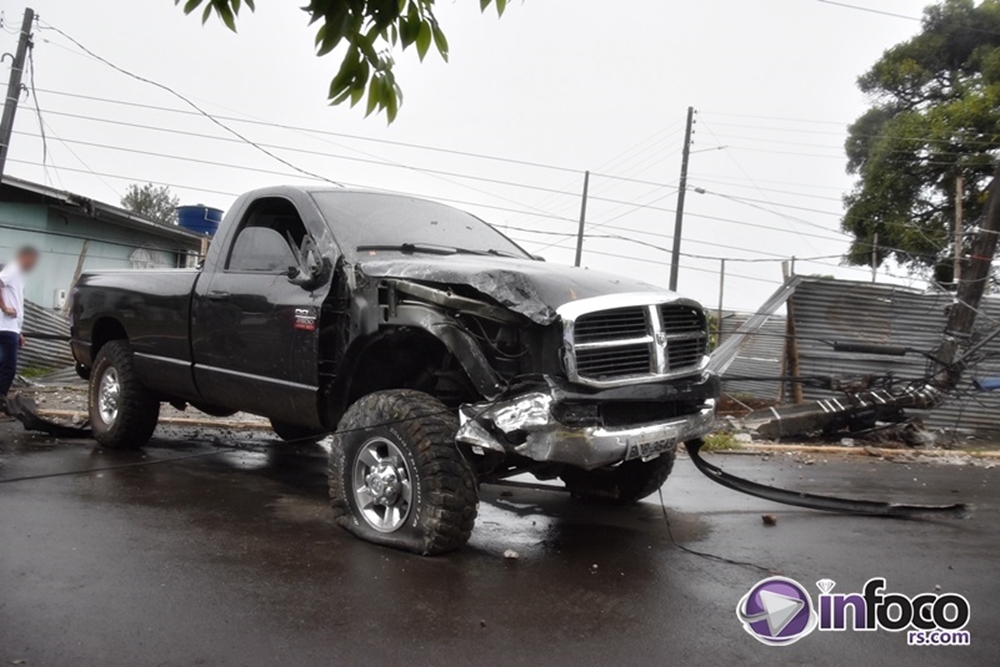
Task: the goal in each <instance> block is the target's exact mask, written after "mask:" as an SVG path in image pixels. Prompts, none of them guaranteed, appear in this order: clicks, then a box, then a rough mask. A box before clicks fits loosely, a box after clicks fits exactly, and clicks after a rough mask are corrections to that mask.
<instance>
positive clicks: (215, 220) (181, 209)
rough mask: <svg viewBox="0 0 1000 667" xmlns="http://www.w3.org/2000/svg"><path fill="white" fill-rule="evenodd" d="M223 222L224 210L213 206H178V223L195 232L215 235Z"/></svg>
mask: <svg viewBox="0 0 1000 667" xmlns="http://www.w3.org/2000/svg"><path fill="white" fill-rule="evenodd" d="M220 222H222V211H220V210H219V209H217V208H212V207H211V206H202V205H201V204H199V205H197V206H178V207H177V224H178V225H180V226H181V227H183V228H184V229H186V230H188V231H191V232H194V233H195V234H206V235H208V236H215V232H217V231H219V223H220Z"/></svg>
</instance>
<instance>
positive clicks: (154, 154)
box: [15, 111, 676, 221]
mask: <svg viewBox="0 0 1000 667" xmlns="http://www.w3.org/2000/svg"><path fill="white" fill-rule="evenodd" d="M46 113H49V114H50V115H64V116H73V117H77V118H85V119H87V120H95V121H99V122H109V123H113V124H116V125H121V126H126V127H136V128H141V129H148V130H155V131H160V132H167V133H172V134H178V135H183V136H193V137H198V138H203V139H210V140H217V141H225V142H235V143H240V141H239V140H238V139H232V138H229V137H217V136H214V135H208V134H202V133H200V132H188V131H185V130H172V129H169V128H158V127H155V126H151V125H142V124H138V123H127V122H116V121H103V120H102V119H98V118H90V117H87V116H81V115H79V114H69V113H65V112H51V111H50V112H46ZM15 134H20V135H23V136H29V137H38V136H39V135H37V134H34V133H32V132H25V131H21V130H18V131H15ZM63 142H64V143H73V144H77V145H80V146H90V147H92V148H101V149H105V150H114V151H123V152H129V153H137V154H141V155H149V156H151V157H161V158H165V159H173V160H185V161H192V162H198V163H202V164H208V165H211V166H219V167H228V168H232V169H241V170H245V171H259V172H261V173H267V174H273V175H277V176H286V175H287V176H293V175H294V174H286V173H285V172H281V171H274V170H270V169H263V168H259V167H251V166H248V165H242V164H233V163H226V162H218V161H214V160H205V159H203V158H194V157H186V156H182V155H173V154H169V153H158V152H155V151H147V150H144V149H140V148H131V147H127V146H114V145H111V144H104V143H99V142H93V141H84V140H80V139H64V140H63ZM260 145H261V146H266V147H270V148H275V149H280V150H285V151H289V152H293V153H302V154H307V155H314V156H317V157H323V158H330V159H343V160H352V161H358V162H363V163H369V164H378V165H381V166H390V167H400V168H405V169H409V170H413V171H417V172H424V173H427V174H431V175H434V174H440V175H446V176H454V177H456V178H467V179H470V180H475V181H480V182H484V183H492V184H495V185H504V186H509V187H516V188H524V189H529V190H537V191H540V192H546V193H552V194H557V195H566V196H571V197H579V194H578V193H576V192H569V191H566V190H556V189H553V188H547V187H544V186H539V185H531V184H528V183H518V182H515V181H505V180H502V179H496V178H487V177H483V176H472V175H469V174H461V173H457V172H450V171H443V170H439V169H425V168H423V167H410V166H408V165H401V164H392V163H388V164H387V163H382V162H377V161H374V160H368V159H366V158H357V157H353V156H347V155H331V154H330V153H324V152H322V151H314V150H309V149H304V148H292V147H288V146H280V145H277V144H260ZM323 180H325V179H323ZM338 185H349V184H347V183H338ZM364 187H367V186H364ZM675 192H676V190H675ZM483 194H487V195H492V196H496V195H494V194H493V193H490V192H485V191H483ZM590 199H591V200H593V201H601V202H606V203H611V204H620V205H624V206H633V205H635V204H634V202H630V201H625V200H621V199H611V198H608V197H598V196H592V197H590ZM477 205H478V204H477ZM484 206H485V205H484ZM517 212H519V213H520V212H522V211H520V210H518V211H517ZM536 212H537V213H541V214H542V215H543V217H554V218H557V219H564V220H569V221H572V219H571V218H559V217H558V216H553V215H551V214H550V213H549V212H547V211H537V210H536ZM524 213H526V214H529V212H526V211H525V212H524Z"/></svg>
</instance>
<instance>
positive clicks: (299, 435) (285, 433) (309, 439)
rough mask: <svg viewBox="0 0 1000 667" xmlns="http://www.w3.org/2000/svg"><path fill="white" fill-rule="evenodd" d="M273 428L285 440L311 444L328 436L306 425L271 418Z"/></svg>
mask: <svg viewBox="0 0 1000 667" xmlns="http://www.w3.org/2000/svg"><path fill="white" fill-rule="evenodd" d="M271 430H272V431H274V432H275V434H276V435H277V436H278V437H279V438H281V439H282V440H284V441H285V442H293V443H297V444H303V445H311V444H315V443H317V442H319V441H320V440H322V439H323V438H325V437H326V433H321V432H319V431H314V430H312V429H310V428H305V427H304V426H296V425H294V424H288V423H286V422H280V421H275V420H273V419H272V420H271Z"/></svg>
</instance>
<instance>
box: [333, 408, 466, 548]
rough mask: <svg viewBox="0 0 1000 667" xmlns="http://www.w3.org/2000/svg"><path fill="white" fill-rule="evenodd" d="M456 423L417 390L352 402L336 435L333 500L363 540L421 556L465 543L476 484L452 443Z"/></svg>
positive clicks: (342, 518)
mask: <svg viewBox="0 0 1000 667" xmlns="http://www.w3.org/2000/svg"><path fill="white" fill-rule="evenodd" d="M457 429H458V420H457V419H456V418H455V415H454V414H452V413H451V412H450V411H449V410H448V409H447V408H446V407H445V405H444V404H443V403H441V402H440V401H438V400H437V399H435V398H433V397H431V396H428V395H427V394H423V393H421V392H417V391H411V390H391V391H381V392H376V393H374V394H370V395H368V396H365V397H364V398H361V399H360V400H359V401H358V402H356V403H355V404H354V405H352V406H351V407H350V408H349V409H348V410H347V413H346V414H345V415H344V417H343V419H342V420H341V422H340V426H339V427H338V429H337V432H336V433H334V435H333V448H332V450H331V453H330V502H331V505H332V506H333V511H334V515H335V516H336V519H337V523H338V524H340V525H341V526H342V527H344V528H346V529H347V530H349V531H350V532H352V533H354V534H355V535H357V536H358V537H361V538H362V539H365V540H368V541H370V542H375V543H378V544H383V545H386V546H390V547H395V548H397V549H404V550H407V551H413V552H415V553H419V554H424V555H435V554H441V553H445V552H448V551H453V550H455V549H458V548H460V547H461V546H462V545H464V544H465V543H466V542H467V541H468V539H469V536H470V535H471V533H472V527H473V525H474V524H475V521H476V505H477V502H478V496H477V492H476V480H475V477H474V475H473V473H472V470H471V468H470V467H469V465H468V463H466V461H465V458H464V457H463V456H462V454H461V453H460V452H459V451H458V448H457V447H456V446H455V433H456V431H457Z"/></svg>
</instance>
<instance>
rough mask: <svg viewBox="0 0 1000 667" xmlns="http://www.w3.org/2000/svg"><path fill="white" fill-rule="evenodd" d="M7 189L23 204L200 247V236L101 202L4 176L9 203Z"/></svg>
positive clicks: (3, 197)
mask: <svg viewBox="0 0 1000 667" xmlns="http://www.w3.org/2000/svg"><path fill="white" fill-rule="evenodd" d="M10 190H15V191H18V192H19V193H21V196H20V197H18V199H21V200H23V201H26V202H37V203H46V204H50V205H56V206H60V207H62V208H66V209H69V210H71V211H73V212H74V213H78V214H80V215H85V216H87V217H89V218H93V219H96V220H103V221H105V222H107V223H109V224H112V225H117V226H119V227H125V228H127V229H134V230H137V231H142V232H146V233H147V234H151V235H153V236H159V237H162V238H166V239H171V240H173V241H175V242H177V243H179V244H181V245H183V246H184V247H187V248H191V249H198V248H199V247H200V245H201V241H202V236H201V235H200V234H195V233H194V232H190V231H188V230H186V229H183V228H181V227H177V226H171V225H164V224H161V223H159V222H156V221H154V220H150V219H148V218H144V217H142V216H139V215H136V214H135V213H131V212H129V211H126V210H125V209H123V208H120V207H118V206H112V205H111V204H105V203H104V202H99V201H97V200H94V199H90V198H89V197H84V196H83V195H77V194H73V193H72V192H67V191H65V190H59V189H57V188H53V187H50V186H48V185H42V184H40V183H32V182H31V181H26V180H24V179H21V178H17V177H15V176H8V175H6V174H5V175H4V176H3V180H2V187H0V201H9V200H10V199H11V192H10Z"/></svg>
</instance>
